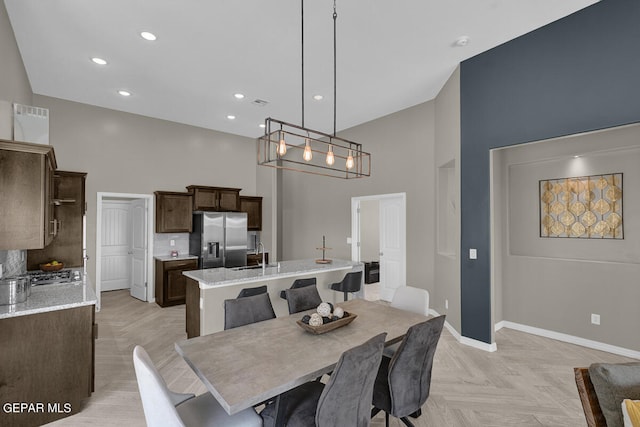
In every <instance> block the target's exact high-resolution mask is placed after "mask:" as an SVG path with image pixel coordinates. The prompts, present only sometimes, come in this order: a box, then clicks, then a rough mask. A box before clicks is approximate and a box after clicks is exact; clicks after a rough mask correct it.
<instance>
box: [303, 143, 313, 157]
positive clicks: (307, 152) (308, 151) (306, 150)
mask: <svg viewBox="0 0 640 427" xmlns="http://www.w3.org/2000/svg"><path fill="white" fill-rule="evenodd" d="M302 158H303V159H304V160H305V161H306V162H308V161H310V160H311V159H312V158H313V153H312V152H311V147H310V146H309V139H308V138H307V139H305V144H304V153H303V154H302Z"/></svg>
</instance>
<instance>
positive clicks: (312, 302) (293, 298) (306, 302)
mask: <svg viewBox="0 0 640 427" xmlns="http://www.w3.org/2000/svg"><path fill="white" fill-rule="evenodd" d="M284 292H285V295H286V297H287V298H286V299H287V304H288V305H289V314H293V313H299V312H301V311H305V310H311V309H312V308H316V307H318V305H320V303H321V302H322V298H320V294H319V293H318V288H317V287H316V286H315V285H313V286H305V287H302V288H290V289H285V290H284Z"/></svg>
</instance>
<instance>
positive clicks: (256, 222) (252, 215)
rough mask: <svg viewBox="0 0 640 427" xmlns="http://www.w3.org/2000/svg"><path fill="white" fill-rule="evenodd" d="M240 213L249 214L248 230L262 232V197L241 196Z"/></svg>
mask: <svg viewBox="0 0 640 427" xmlns="http://www.w3.org/2000/svg"><path fill="white" fill-rule="evenodd" d="M240 212H246V213H247V230H250V231H260V230H262V197H253V196H240Z"/></svg>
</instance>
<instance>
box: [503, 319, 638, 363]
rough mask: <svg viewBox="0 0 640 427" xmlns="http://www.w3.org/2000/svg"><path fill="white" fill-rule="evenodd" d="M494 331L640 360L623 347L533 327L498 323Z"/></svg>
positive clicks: (633, 351)
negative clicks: (513, 331) (529, 335)
mask: <svg viewBox="0 0 640 427" xmlns="http://www.w3.org/2000/svg"><path fill="white" fill-rule="evenodd" d="M495 328H496V331H498V330H500V329H502V328H509V329H515V330H516V331H521V332H526V333H528V334H532V335H539V336H541V337H546V338H551V339H554V340H558V341H562V342H566V343H569V344H575V345H579V346H582V347H587V348H592V349H594V350H600V351H606V352H607V353H613V354H618V355H620V356H625V357H630V358H632V359H640V351H635V350H630V349H628V348H624V347H618V346H615V345H611V344H605V343H602V342H599V341H592V340H588V339H585V338H580V337H576V336H573V335H568V334H563V333H561V332H555V331H550V330H547V329H541V328H536V327H533V326H527V325H522V324H520V323H514V322H509V321H506V320H503V321H500V322H498V323H496V325H495Z"/></svg>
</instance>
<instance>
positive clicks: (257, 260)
mask: <svg viewBox="0 0 640 427" xmlns="http://www.w3.org/2000/svg"><path fill="white" fill-rule="evenodd" d="M264 263H265V264H269V252H265V253H264ZM260 264H262V253H258V254H252V253H248V254H247V265H260Z"/></svg>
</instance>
